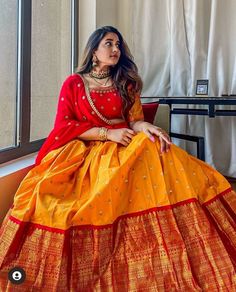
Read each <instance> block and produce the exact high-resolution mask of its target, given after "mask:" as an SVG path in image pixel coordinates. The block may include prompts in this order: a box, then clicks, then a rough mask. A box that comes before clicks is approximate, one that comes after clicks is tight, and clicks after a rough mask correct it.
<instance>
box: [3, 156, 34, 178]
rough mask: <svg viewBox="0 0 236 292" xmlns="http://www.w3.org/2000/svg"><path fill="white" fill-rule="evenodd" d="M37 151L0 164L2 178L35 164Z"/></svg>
mask: <svg viewBox="0 0 236 292" xmlns="http://www.w3.org/2000/svg"><path fill="white" fill-rule="evenodd" d="M36 156H37V153H31V154H29V155H26V156H23V157H21V158H18V159H14V160H12V161H9V162H6V163H2V164H1V165H0V179H1V178H3V177H6V176H8V175H11V174H13V173H16V172H18V171H21V170H23V169H26V168H29V167H31V166H33V165H34V162H35V158H36Z"/></svg>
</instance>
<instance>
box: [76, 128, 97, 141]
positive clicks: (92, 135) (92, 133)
mask: <svg viewBox="0 0 236 292" xmlns="http://www.w3.org/2000/svg"><path fill="white" fill-rule="evenodd" d="M99 131H100V128H98V127H94V128H91V129H89V130H87V131H85V132H84V133H82V134H81V135H79V136H78V138H80V139H81V140H87V141H90V140H101V137H100V134H99V133H100V132H99Z"/></svg>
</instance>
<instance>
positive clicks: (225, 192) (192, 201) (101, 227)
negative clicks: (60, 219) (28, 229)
mask: <svg viewBox="0 0 236 292" xmlns="http://www.w3.org/2000/svg"><path fill="white" fill-rule="evenodd" d="M231 191H232V188H228V189H226V190H225V191H223V192H221V193H220V194H218V195H217V196H215V197H214V198H213V199H211V200H209V201H208V202H206V203H203V204H202V206H205V207H206V206H208V205H210V204H211V203H213V202H214V201H216V200H218V199H219V198H220V197H222V196H224V195H226V194H228V193H229V192H231ZM194 202H198V200H197V199H196V198H192V199H188V200H184V201H181V202H178V203H176V204H173V205H168V206H161V207H155V208H151V209H147V210H143V211H138V212H135V213H131V214H124V215H121V216H119V217H117V219H116V220H115V221H114V222H113V223H112V224H106V225H92V224H87V225H86V224H85V225H77V226H71V227H70V228H68V229H66V230H63V229H59V228H53V227H48V226H45V225H41V224H36V223H32V222H23V221H21V220H19V219H17V218H15V217H13V216H11V215H10V216H9V219H10V220H11V221H13V222H14V223H16V224H22V223H25V224H28V223H30V224H31V225H32V226H34V227H35V228H37V229H42V230H47V231H50V232H56V233H60V234H64V233H66V232H67V231H68V230H70V229H73V228H76V229H81V230H82V229H97V230H99V229H106V228H111V227H112V226H113V225H116V224H117V223H118V221H120V220H122V219H126V218H132V217H137V216H142V215H145V214H148V213H152V212H156V211H164V210H170V209H174V208H176V207H179V206H183V205H187V204H190V203H194Z"/></svg>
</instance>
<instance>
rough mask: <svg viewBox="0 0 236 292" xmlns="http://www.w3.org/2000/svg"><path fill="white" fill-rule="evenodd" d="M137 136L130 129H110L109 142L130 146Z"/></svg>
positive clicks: (108, 133) (108, 132)
mask: <svg viewBox="0 0 236 292" xmlns="http://www.w3.org/2000/svg"><path fill="white" fill-rule="evenodd" d="M135 134H136V133H135V132H134V131H133V130H131V129H128V128H121V129H108V131H107V140H110V141H113V142H117V143H120V144H122V145H124V146H128V145H129V143H130V142H131V140H132V138H133V137H134V136H135Z"/></svg>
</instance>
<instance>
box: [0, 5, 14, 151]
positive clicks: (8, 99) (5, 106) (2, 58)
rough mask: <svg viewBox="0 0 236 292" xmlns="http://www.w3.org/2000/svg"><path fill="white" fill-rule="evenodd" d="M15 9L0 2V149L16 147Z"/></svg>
mask: <svg viewBox="0 0 236 292" xmlns="http://www.w3.org/2000/svg"><path fill="white" fill-rule="evenodd" d="M17 9H18V6H17V1H16V0H0V44H1V45H0V64H1V66H0V149H3V148H8V147H11V146H15V145H16V78H17V77H16V76H17V74H16V72H17Z"/></svg>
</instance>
